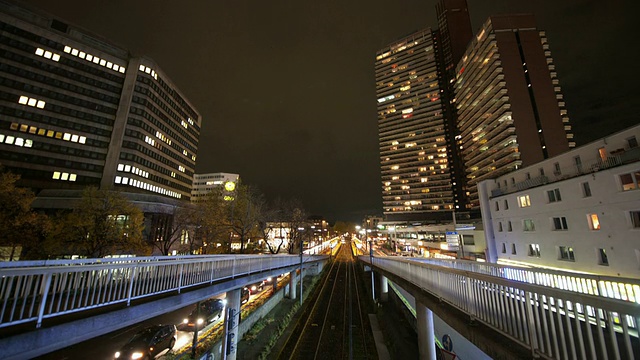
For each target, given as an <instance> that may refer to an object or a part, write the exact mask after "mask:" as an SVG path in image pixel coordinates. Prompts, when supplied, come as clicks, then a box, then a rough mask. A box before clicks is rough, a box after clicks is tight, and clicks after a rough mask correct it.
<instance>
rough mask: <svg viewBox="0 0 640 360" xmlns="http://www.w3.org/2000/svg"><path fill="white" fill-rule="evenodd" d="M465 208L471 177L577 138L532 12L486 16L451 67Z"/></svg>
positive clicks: (472, 196)
mask: <svg viewBox="0 0 640 360" xmlns="http://www.w3.org/2000/svg"><path fill="white" fill-rule="evenodd" d="M456 74H457V79H456V82H455V99H454V101H455V103H456V107H457V124H458V131H459V135H458V136H459V139H458V143H457V144H456V145H457V146H459V149H460V151H461V156H462V161H463V163H464V164H463V165H464V169H465V173H466V188H467V189H466V191H467V192H468V201H469V204H468V206H469V209H477V208H478V207H479V201H478V194H477V188H476V187H477V184H478V183H479V182H480V181H483V180H486V179H491V178H495V177H498V176H501V175H503V174H506V173H508V172H511V171H514V170H517V169H519V168H521V167H523V166H529V165H532V164H535V163H538V162H540V161H543V160H545V159H548V158H551V157H554V156H557V155H559V154H561V153H563V152H566V151H568V150H569V149H570V148H572V147H573V146H575V143H574V142H573V134H572V133H571V126H570V125H569V118H568V116H567V111H566V108H565V104H564V99H563V97H562V92H561V89H560V85H559V83H558V77H557V74H556V71H555V65H554V63H553V59H552V58H551V53H550V50H549V44H548V42H547V39H546V36H545V33H544V31H540V30H538V29H537V28H536V24H535V20H534V17H533V15H529V14H520V15H499V16H491V17H489V19H488V20H487V21H486V22H485V23H484V25H483V26H482V28H481V29H480V30H479V31H478V33H477V34H476V36H475V38H474V39H473V40H472V42H471V43H470V44H469V46H468V48H467V50H466V52H465V53H464V55H463V57H462V59H461V61H460V62H459V63H458V65H457V67H456Z"/></svg>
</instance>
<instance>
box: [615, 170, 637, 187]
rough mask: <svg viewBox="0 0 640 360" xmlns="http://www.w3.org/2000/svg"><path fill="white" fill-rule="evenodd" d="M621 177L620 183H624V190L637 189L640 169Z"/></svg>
mask: <svg viewBox="0 0 640 360" xmlns="http://www.w3.org/2000/svg"><path fill="white" fill-rule="evenodd" d="M619 177H620V185H622V191H628V190H635V189H637V188H638V181H640V171H636V172H634V173H629V174H622V175H620V176H619Z"/></svg>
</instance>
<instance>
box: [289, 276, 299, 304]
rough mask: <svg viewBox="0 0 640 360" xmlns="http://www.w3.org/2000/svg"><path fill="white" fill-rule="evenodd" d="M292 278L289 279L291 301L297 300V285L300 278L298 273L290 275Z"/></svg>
mask: <svg viewBox="0 0 640 360" xmlns="http://www.w3.org/2000/svg"><path fill="white" fill-rule="evenodd" d="M289 274H290V275H291V276H290V277H289V299H297V296H296V293H297V288H296V283H297V282H298V276H297V275H296V271H295V270H294V271H292V272H290V273H289Z"/></svg>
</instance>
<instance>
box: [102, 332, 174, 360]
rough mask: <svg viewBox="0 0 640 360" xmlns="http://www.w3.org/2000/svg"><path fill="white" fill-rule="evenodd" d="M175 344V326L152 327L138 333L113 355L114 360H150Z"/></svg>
mask: <svg viewBox="0 0 640 360" xmlns="http://www.w3.org/2000/svg"><path fill="white" fill-rule="evenodd" d="M175 343H176V326H175V325H153V326H149V327H147V328H145V329H143V330H141V331H139V332H137V333H136V334H135V335H133V337H132V338H131V339H130V340H129V341H128V342H127V343H126V344H124V346H122V348H120V350H119V351H117V352H116V353H115V356H114V357H115V358H116V359H118V360H121V359H127V360H128V359H132V360H135V359H140V360H150V359H153V358H155V357H156V356H157V355H158V354H160V353H161V352H163V351H164V350H165V349H169V351H170V350H171V349H173V345H175Z"/></svg>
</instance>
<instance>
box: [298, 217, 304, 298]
mask: <svg viewBox="0 0 640 360" xmlns="http://www.w3.org/2000/svg"><path fill="white" fill-rule="evenodd" d="M298 231H299V232H302V231H304V228H303V227H299V228H298ZM302 243H303V242H302V234H300V306H302V280H303V279H304V278H303V276H302Z"/></svg>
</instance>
